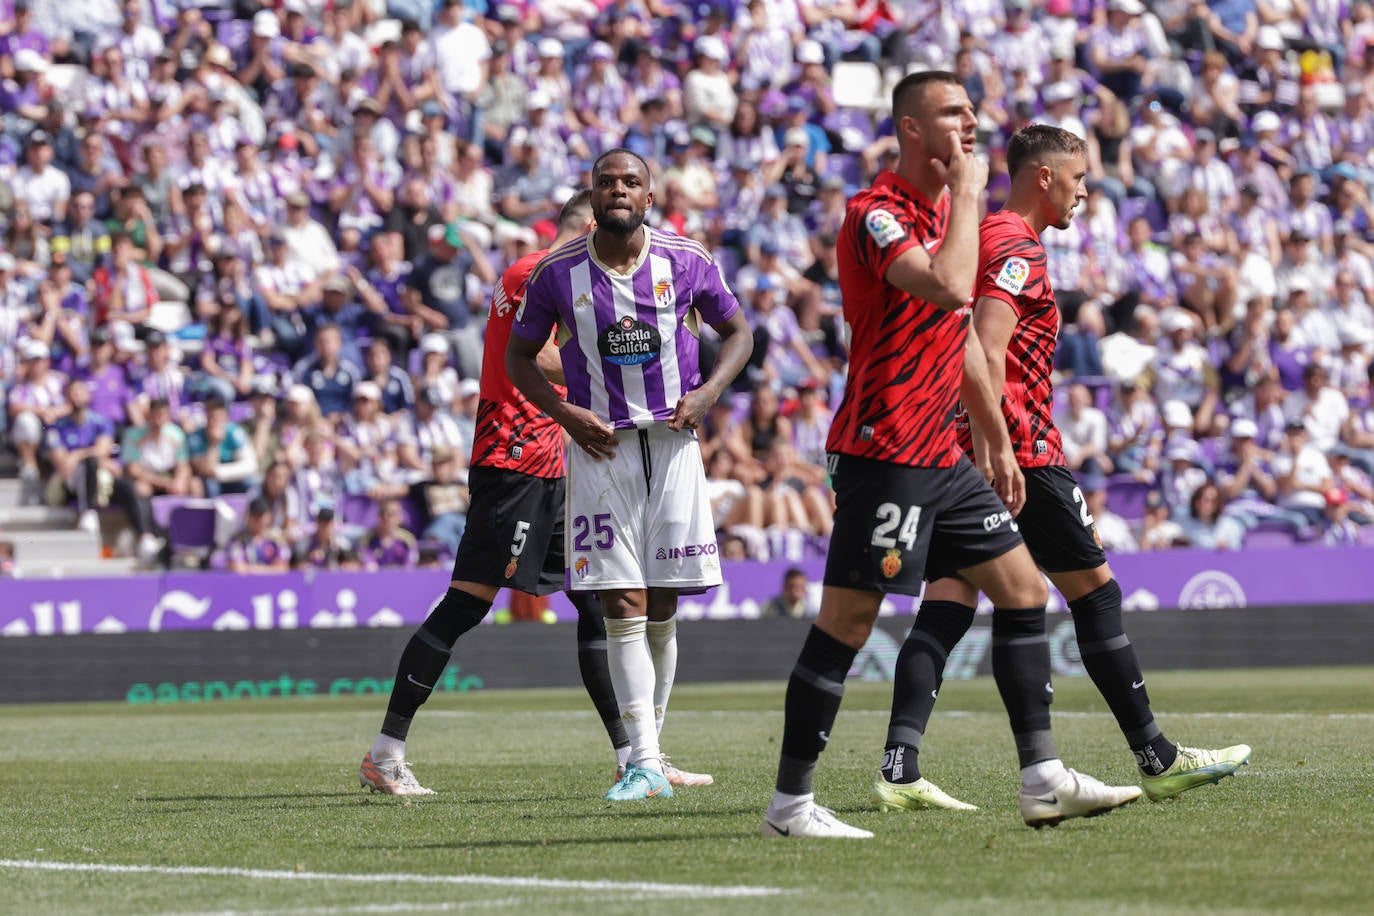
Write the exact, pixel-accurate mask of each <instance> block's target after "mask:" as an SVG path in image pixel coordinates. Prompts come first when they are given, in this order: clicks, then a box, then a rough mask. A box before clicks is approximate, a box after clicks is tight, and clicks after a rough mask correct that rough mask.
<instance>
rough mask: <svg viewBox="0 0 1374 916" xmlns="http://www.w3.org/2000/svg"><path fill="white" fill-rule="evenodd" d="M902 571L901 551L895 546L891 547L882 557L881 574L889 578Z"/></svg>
mask: <svg viewBox="0 0 1374 916" xmlns="http://www.w3.org/2000/svg"><path fill="white" fill-rule="evenodd" d="M901 571H902V552H901V551H900V550H898V549H897V548H895V547H894V548H892V549H891V550H889V551H888V552H887V556H885V557H883V575H884V576H886V577H887V578H889V579H891V578H892V577H893V576H895V575H897V573H899V572H901Z"/></svg>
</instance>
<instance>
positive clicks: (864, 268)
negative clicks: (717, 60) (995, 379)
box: [826, 172, 969, 467]
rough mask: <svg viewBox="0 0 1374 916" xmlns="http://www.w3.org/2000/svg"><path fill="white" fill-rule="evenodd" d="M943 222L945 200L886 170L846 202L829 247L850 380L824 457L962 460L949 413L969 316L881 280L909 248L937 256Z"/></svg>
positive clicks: (938, 463)
mask: <svg viewBox="0 0 1374 916" xmlns="http://www.w3.org/2000/svg"><path fill="white" fill-rule="evenodd" d="M948 223H949V195H948V194H941V195H940V199H939V200H938V201H936V202H934V203H932V202H931V201H929V200H927V199H926V198H925V196H924V195H922V194H921V192H920V191H918V190H916V188H914V187H912V185H911V184H910V183H909V182H907V181H906V180H905V179H903V178H900V177H899V176H897V175H896V174H895V173H893V172H884V173H882V174H881V175H879V176H878V178H877V180H876V181H874V183H873V186H872V187H871V188H868V189H867V190H864V191H860V192H859V193H858V194H856V195H855V196H854V197H853V198H852V199H851V200H850V201H849V205H848V207H847V209H846V211H845V218H844V223H843V225H842V226H841V228H840V236H839V240H838V242H837V243H836V248H837V254H838V256H839V273H840V294H841V295H842V297H843V299H844V319H845V322H846V324H848V326H849V332H850V353H849V377H848V378H847V379H846V380H845V386H844V398H843V399H842V400H841V401H840V406H839V409H838V410H837V411H836V412H835V419H834V421H833V422H832V423H831V426H830V436H829V438H828V440H827V442H826V449H827V450H828V451H831V452H839V453H841V454H845V455H855V456H857V457H861V458H873V459H877V460H880V461H890V462H893V463H894V464H904V465H908V466H911V467H951V466H953V465H954V464H955V463H956V462H957V461H958V460H959V459H960V458H961V457H962V456H963V452H962V450H960V448H959V445H958V440H957V437H956V435H955V428H954V414H955V408H956V406H957V404H958V400H959V383H960V382H961V381H962V380H963V375H964V342H965V340H966V339H967V336H968V312H969V310H968V309H967V308H961V309H959V310H957V311H953V312H949V311H944V310H942V309H940V308H938V307H936V306H934V305H932V304H931V303H929V302H926V301H924V300H922V299H917V298H915V297H913V296H911V295H910V294H908V293H905V292H903V291H902V290H900V289H898V288H897V287H895V286H893V285H891V284H890V283H888V282H887V281H886V280H885V279H884V277H885V276H886V274H887V270H888V268H889V267H890V266H891V265H892V263H893V261H895V260H896V259H897V257H898V256H899V255H901V254H902V253H903V252H904V251H906V250H908V249H909V248H911V247H912V246H915V245H920V246H922V247H924V248H925V250H926V251H928V252H930V254H931V255H934V254H935V253H936V252H938V251H939V250H940V244H941V242H943V241H944V237H945V228H946V226H947V225H948Z"/></svg>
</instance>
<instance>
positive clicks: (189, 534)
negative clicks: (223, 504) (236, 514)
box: [167, 505, 216, 565]
mask: <svg viewBox="0 0 1374 916" xmlns="http://www.w3.org/2000/svg"><path fill="white" fill-rule="evenodd" d="M215 519H216V513H215V509H214V506H191V505H181V506H177V507H176V508H174V509H173V510H172V512H171V515H170V517H169V519H168V522H167V546H168V549H169V550H170V551H171V554H172V563H173V565H175V564H176V562H177V560H179V559H185V558H187V557H194V558H195V559H196V562H197V565H199V564H201V563H204V562H205V561H206V560H208V559H209V557H210V554H211V553H212V552H213V551H214V549H215Z"/></svg>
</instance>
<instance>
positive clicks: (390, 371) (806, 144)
mask: <svg viewBox="0 0 1374 916" xmlns="http://www.w3.org/2000/svg"><path fill="white" fill-rule="evenodd" d="M0 9H4V10H5V12H6V15H4V16H3V17H0V113H3V134H0V384H3V385H4V388H5V392H6V407H7V409H6V411H5V412H4V414H5V416H4V425H5V430H4V438H5V442H6V444H7V447H8V448H10V449H12V450H13V451H14V452H15V453H16V455H17V457H18V462H19V468H20V471H19V472H20V477H21V480H22V481H23V493H24V499H25V500H26V501H28V502H35V503H36V502H39V501H44V500H46V501H48V502H51V503H54V504H63V503H68V502H73V501H74V502H75V505H76V507H77V508H78V509H79V510H80V519H81V521H80V524H82V525H84V526H94V525H96V524H98V518H97V517H96V511H97V510H98V509H100V508H102V507H104V506H106V505H115V506H123V507H124V509H125V511H126V512H127V513H128V516H129V519H130V523H131V525H132V528H133V531H134V532H135V533H136V534H137V535H138V541H137V544H138V547H139V549H140V552H141V554H142V555H144V557H145V558H146V559H148V560H150V561H151V560H152V558H153V557H154V556H155V555H157V554H158V553H159V551H160V550H161V548H162V547H163V546H164V545H163V541H162V536H163V535H164V534H165V532H164V531H163V529H162V523H161V522H159V520H158V519H157V518H155V517H154V513H153V511H152V508H151V506H152V503H151V498H152V497H154V496H157V495H176V496H186V497H192V496H210V497H216V496H233V495H236V494H242V495H243V496H244V497H245V498H247V499H249V500H251V502H249V503H246V504H244V505H245V511H244V513H243V520H242V524H243V530H242V531H241V532H240V533H239V534H237V535H235V537H234V539H233V540H232V541H231V542H230V544H229V547H228V549H227V550H226V551H225V553H224V555H223V557H224V559H223V562H224V563H225V564H226V565H229V566H230V567H231V568H248V567H253V566H263V567H266V568H277V567H279V566H280V567H284V566H286V565H289V564H290V563H292V562H295V563H298V564H300V563H306V564H315V565H336V564H339V563H345V564H348V563H356V564H360V565H363V566H369V565H403V566H404V565H413V564H415V563H417V562H420V555H421V551H420V549H419V548H418V547H417V544H416V540H417V538H420V539H423V542H424V543H426V544H428V545H429V547H430V549H431V550H432V549H436V545H437V548H447V549H451V548H452V546H453V545H455V544H456V543H457V538H458V537H459V535H461V533H462V530H463V525H464V519H463V511H464V509H465V506H466V491H465V482H466V475H465V464H466V459H467V455H468V450H469V447H470V444H471V436H472V426H473V423H474V421H475V415H476V410H477V403H478V392H479V386H478V382H477V378H478V374H479V371H480V363H481V341H482V328H483V323H484V318H485V314H486V310H487V304H488V300H489V296H490V291H491V288H492V285H493V283H494V281H495V280H496V278H497V276H498V274H499V271H500V270H502V269H503V268H504V267H505V266H506V265H507V264H509V263H511V262H512V261H513V260H514V259H516V258H518V257H520V256H521V255H523V254H526V253H528V252H530V251H534V250H538V249H539V248H541V247H543V246H545V245H547V243H548V242H549V240H550V239H551V238H552V237H553V234H554V231H555V227H554V224H553V219H554V218H555V217H556V215H557V213H558V208H559V206H560V205H561V203H562V202H563V201H564V200H566V199H567V197H568V196H569V195H570V194H571V193H572V190H573V189H574V188H576V187H580V186H583V185H585V184H586V183H587V180H588V177H587V176H588V171H589V168H590V164H591V161H592V160H593V159H594V158H595V156H596V155H598V154H599V153H600V152H603V151H604V150H606V149H609V148H612V147H614V146H621V145H623V146H625V147H628V148H630V149H632V150H634V151H636V152H637V153H640V154H642V155H643V156H645V157H646V158H647V159H648V160H649V161H650V162H651V163H653V165H654V167H655V168H656V169H658V174H657V175H656V193H655V196H656V201H655V207H654V210H653V211H652V213H651V216H650V219H651V222H652V223H653V224H654V225H656V226H657V227H658V228H659V229H661V230H664V231H668V232H675V233H679V234H684V235H689V236H692V237H695V238H697V239H699V240H701V241H702V242H704V243H705V244H707V246H708V247H709V248H710V249H711V250H713V251H714V252H715V253H716V256H717V259H718V261H719V263H720V265H721V268H722V270H723V272H724V273H725V275H726V277H727V279H728V280H729V281H730V282H731V283H732V285H733V288H734V289H735V291H736V292H737V294H738V295H739V298H740V300H741V303H742V304H743V305H744V307H745V309H746V310H747V313H748V315H749V317H750V321H751V324H752V326H753V327H754V328H755V339H756V346H755V357H754V361H753V362H752V364H751V366H750V368H749V370H748V371H747V373H746V374H745V375H744V376H742V377H741V380H740V383H739V384H738V385H737V390H736V391H735V392H734V393H732V395H731V396H730V397H728V398H727V399H724V400H723V401H722V402H721V403H720V404H719V405H718V407H717V408H716V409H714V410H713V411H712V413H711V415H710V416H709V417H708V422H707V423H706V424H705V427H704V429H703V431H702V435H701V439H702V448H703V457H704V459H705V461H706V464H707V469H708V476H709V478H710V480H711V487H712V493H713V504H714V508H715V511H716V522H717V525H718V528H719V530H720V532H721V538H722V546H723V549H724V552H725V554H726V556H729V557H753V558H763V557H770V556H787V557H789V558H792V559H796V558H799V557H801V556H804V555H806V554H807V553H808V552H809V551H810V552H816V551H820V550H823V545H824V542H825V539H826V537H827V535H828V534H829V527H830V523H831V521H830V519H831V502H830V495H829V491H828V489H827V488H826V474H825V464H824V444H825V438H826V432H827V429H828V424H829V417H830V410H831V407H832V406H833V403H834V399H835V397H837V395H838V392H839V391H840V389H841V387H842V383H841V380H842V378H843V372H844V366H845V338H844V331H843V328H842V327H841V321H840V307H839V301H838V282H837V270H836V256H835V248H834V245H835V235H836V231H837V229H838V227H839V224H840V222H841V220H842V219H843V217H844V208H845V201H846V199H847V197H848V196H849V194H850V193H851V192H852V191H853V190H854V189H855V188H857V187H860V186H863V185H865V184H867V183H868V182H869V181H870V180H871V179H872V177H873V176H874V175H875V174H876V173H877V171H878V170H880V169H882V168H883V167H885V166H886V165H890V164H891V163H892V162H893V160H894V157H895V155H896V144H895V141H894V139H893V136H892V133H893V131H892V123H891V118H890V116H888V115H887V113H886V108H887V105H886V99H885V97H884V93H883V90H882V86H883V84H884V82H885V81H887V82H891V81H892V80H893V79H895V78H896V77H897V76H899V75H900V74H902V73H904V72H906V71H907V70H909V69H912V68H932V67H934V68H943V69H949V70H953V71H954V72H956V73H957V74H959V76H960V77H961V78H962V79H963V81H964V84H965V86H966V88H967V90H968V93H969V96H970V98H971V99H972V100H973V102H974V104H975V105H976V107H977V112H978V116H979V119H980V124H981V128H982V130H981V136H982V138H983V148H984V152H985V154H986V155H987V156H988V157H989V158H990V161H991V163H992V166H993V168H992V173H993V179H992V182H991V185H990V188H989V195H988V196H989V207H990V208H996V206H997V205H998V202H999V200H1000V198H1001V196H1002V195H1005V193H1006V190H1007V179H1006V168H1005V156H1004V152H1005V144H1006V141H1007V139H1008V138H1009V137H1010V135H1011V134H1012V133H1013V132H1014V131H1015V130H1016V129H1017V128H1019V127H1021V126H1023V125H1025V124H1028V123H1031V122H1034V121H1041V122H1048V123H1052V124H1056V125H1058V126H1061V127H1063V128H1065V129H1068V130H1070V131H1072V132H1074V133H1077V134H1079V135H1081V136H1083V137H1085V138H1086V140H1087V142H1088V149H1089V163H1090V169H1089V181H1090V188H1091V192H1090V196H1089V199H1088V201H1087V204H1086V207H1085V210H1084V211H1083V212H1082V213H1081V215H1080V216H1079V217H1078V218H1077V219H1075V221H1074V223H1073V224H1072V225H1071V226H1070V227H1069V228H1068V229H1066V230H1058V229H1053V228H1051V229H1050V230H1048V231H1047V232H1046V233H1045V238H1044V243H1045V247H1046V250H1047V254H1048V258H1049V269H1050V275H1051V280H1052V283H1053V285H1054V288H1055V289H1056V290H1057V291H1058V294H1059V298H1060V305H1061V310H1062V315H1063V322H1064V323H1063V329H1062V333H1061V335H1060V342H1059V359H1058V362H1059V365H1058V370H1059V372H1060V373H1061V375H1062V382H1061V384H1060V387H1059V394H1060V396H1061V401H1062V404H1061V414H1060V417H1059V422H1060V424H1061V429H1062V431H1063V434H1064V438H1065V445H1066V450H1067V452H1068V454H1069V456H1070V461H1071V464H1072V467H1073V468H1074V470H1075V471H1076V472H1077V473H1078V475H1079V479H1080V482H1081V484H1082V489H1083V492H1084V494H1085V505H1086V506H1087V507H1088V510H1090V511H1091V512H1092V514H1093V516H1094V517H1095V518H1096V521H1097V528H1098V531H1099V534H1100V535H1101V537H1102V539H1103V541H1104V544H1105V545H1106V546H1107V547H1108V548H1109V549H1113V550H1135V549H1141V550H1149V549H1159V548H1164V547H1170V546H1176V545H1184V544H1187V545H1193V546H1198V547H1206V548H1238V547H1240V546H1242V544H1244V543H1245V542H1246V541H1247V539H1252V538H1256V539H1257V538H1258V537H1259V536H1260V535H1267V536H1269V537H1276V538H1278V539H1280V540H1281V541H1283V542H1290V541H1293V542H1306V541H1317V542H1323V543H1333V544H1345V543H1356V542H1360V541H1361V540H1362V539H1363V540H1364V542H1368V538H1367V537H1366V535H1367V534H1368V533H1369V532H1370V530H1374V529H1369V528H1366V527H1365V526H1367V525H1369V523H1370V522H1371V521H1374V486H1372V485H1371V479H1370V476H1371V474H1374V405H1371V404H1370V400H1369V395H1370V380H1371V377H1374V374H1372V372H1371V369H1370V365H1371V356H1372V355H1374V310H1372V309H1371V303H1374V266H1371V260H1370V253H1371V251H1372V250H1374V248H1371V244H1372V243H1374V218H1372V217H1374V213H1371V208H1370V204H1369V189H1370V187H1371V185H1372V184H1374V155H1372V154H1371V151H1374V116H1371V113H1370V112H1371V107H1370V102H1369V100H1368V97H1369V95H1370V94H1371V93H1374V42H1371V41H1369V38H1370V36H1371V35H1374V10H1372V9H1371V5H1370V4H1369V3H1368V2H1366V0H1305V2H1298V0H1219V2H1208V3H1204V2H1200V0H1160V2H1156V3H1153V4H1151V5H1150V7H1149V9H1148V10H1147V9H1146V7H1145V6H1144V5H1143V4H1142V3H1141V2H1140V0H1107V2H1102V0H1006V2H1002V0H955V2H936V0H857V2H855V0H749V2H747V3H744V2H741V3H734V2H727V0H705V2H702V3H700V4H692V3H690V2H687V0H612V2H605V0H528V2H521V3H514V4H501V5H499V6H497V5H488V3H487V2H486V0H466V2H465V0H441V2H440V3H439V4H438V5H432V4H431V3H430V2H428V0H387V2H383V0H326V2H319V0H285V2H284V3H283V4H281V5H273V6H265V7H259V6H258V5H257V4H256V3H255V2H253V0H236V2H232V3H229V2H213V0H212V2H205V3H201V2H184V3H180V4H178V3H176V2H154V0H123V2H120V0H84V2H81V3H59V2H57V0H0ZM238 504H239V503H235V505H238ZM359 505H365V506H370V510H369V511H364V512H361V513H356V512H350V511H347V508H348V507H350V506H352V507H358V506H359ZM362 520H365V524H363V525H362V526H361V527H359V523H360V521H362ZM374 521H375V524H376V527H375V528H374V527H372V526H373V523H374ZM403 524H404V525H407V526H409V527H410V528H412V529H414V530H413V536H412V534H411V533H407V532H406V531H405V528H404V527H402V525H403ZM350 526H351V529H350ZM363 529H366V530H363ZM312 539H313V540H312ZM1256 542H1258V541H1257V540H1252V541H1251V543H1256Z"/></svg>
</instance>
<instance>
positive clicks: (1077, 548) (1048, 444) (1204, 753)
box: [874, 124, 1250, 809]
mask: <svg viewBox="0 0 1374 916" xmlns="http://www.w3.org/2000/svg"><path fill="white" fill-rule="evenodd" d="M1085 150H1086V147H1085V145H1084V143H1083V141H1082V140H1080V139H1079V138H1078V137H1076V136H1074V135H1073V134H1071V133H1069V132H1068V131H1066V130H1062V129H1060V128H1058V127H1051V126H1049V125H1046V124H1033V125H1031V126H1029V127H1024V128H1022V129H1021V130H1019V131H1017V132H1016V134H1015V135H1013V136H1012V139H1011V144H1010V146H1009V147H1008V149H1007V168H1008V171H1009V172H1010V174H1011V192H1010V194H1009V196H1008V199H1007V203H1006V206H1005V207H1003V208H1002V210H1000V211H999V212H997V213H994V214H992V215H990V216H988V217H987V218H986V219H984V220H983V223H982V226H981V229H980V232H979V235H980V240H979V265H978V274H977V279H976V281H975V284H976V290H975V304H974V308H973V328H974V331H975V332H976V333H977V335H978V340H979V342H980V343H981V344H982V347H983V355H984V357H985V358H986V361H987V373H988V376H989V377H990V379H991V382H992V387H993V390H994V391H998V390H1000V391H1002V393H1003V394H1002V414H1003V416H1004V417H1005V418H1006V425H1007V429H1008V431H1009V434H1010V436H1011V440H1012V444H1013V446H1014V448H1015V450H1016V461H1017V464H1018V465H1020V467H1021V471H1022V474H1023V475H1024V477H1025V481H1026V503H1025V506H1024V508H1022V510H1021V513H1020V514H1019V515H1018V516H1017V518H1016V522H1017V525H1019V526H1020V529H1021V536H1022V537H1023V538H1025V541H1026V546H1027V547H1028V548H1029V549H1030V555H1031V557H1032V558H1033V559H1034V560H1035V562H1036V564H1037V565H1038V566H1039V567H1040V568H1041V569H1043V570H1045V572H1046V573H1047V574H1048V575H1049V577H1050V581H1052V582H1053V583H1054V585H1055V587H1056V588H1058V589H1059V591H1060V592H1061V593H1062V594H1063V595H1064V598H1065V599H1066V600H1067V601H1068V603H1069V610H1070V611H1071V612H1072V614H1073V622H1074V628H1075V630H1076V631H1077V634H1078V646H1079V651H1080V653H1081V655H1082V659H1083V667H1084V668H1086V669H1087V670H1088V675H1089V676H1090V677H1091V678H1092V679H1093V683H1094V684H1096V685H1097V689H1098V690H1099V691H1101V693H1102V697H1103V699H1105V700H1106V701H1107V705H1108V707H1110V708H1111V710H1112V714H1113V715H1114V716H1116V721H1117V724H1118V725H1119V726H1120V727H1121V731H1122V733H1123V734H1124V735H1125V736H1126V743H1127V744H1128V745H1130V748H1131V750H1132V751H1133V752H1134V753H1135V759H1136V763H1137V764H1138V765H1139V767H1140V773H1141V777H1140V778H1141V782H1142V783H1143V785H1144V787H1145V792H1146V794H1147V795H1149V797H1150V798H1151V799H1152V800H1155V801H1158V800H1160V799H1164V798H1172V797H1173V796H1176V795H1178V794H1179V793H1181V792H1185V791H1187V790H1188V789H1192V788H1195V787H1197V786H1200V785H1204V784H1206V783H1213V782H1216V781H1218V780H1220V779H1221V778H1222V777H1224V776H1228V775H1230V774H1231V773H1233V772H1234V771H1235V770H1236V768H1237V767H1239V766H1241V765H1242V764H1244V763H1246V762H1248V760H1249V757H1250V748H1249V747H1248V746H1246V745H1244V744H1238V745H1236V746H1235V747H1228V748H1225V749H1223V750H1202V749H1195V748H1188V747H1179V746H1177V745H1175V744H1173V743H1172V742H1170V741H1169V739H1168V738H1166V737H1164V734H1163V732H1162V731H1161V730H1160V728H1159V726H1158V725H1157V724H1156V723H1155V719H1154V715H1153V714H1152V713H1151V712H1150V701H1149V698H1148V697H1147V696H1146V692H1145V678H1144V676H1143V675H1142V674H1141V673H1140V665H1139V663H1138V662H1137V661H1136V656H1135V649H1134V648H1132V646H1131V641H1130V639H1128V638H1127V636H1126V631H1125V627H1124V626H1123V624H1122V619H1121V586H1120V585H1118V584H1117V581H1116V579H1114V578H1113V577H1112V570H1111V567H1110V566H1108V565H1107V557H1106V554H1104V553H1103V551H1102V544H1101V541H1100V540H1099V539H1098V537H1097V531H1096V529H1095V528H1094V527H1093V517H1092V514H1091V513H1090V512H1089V511H1088V507H1087V504H1086V502H1085V499H1084V496H1083V491H1082V490H1081V489H1080V488H1079V487H1078V485H1077V484H1076V483H1075V482H1074V477H1073V474H1072V473H1071V472H1070V471H1069V469H1068V467H1067V466H1066V464H1065V460H1064V451H1063V448H1062V446H1061V442H1060V436H1059V430H1057V429H1056V428H1055V426H1054V421H1053V418H1052V416H1051V414H1052V410H1053V400H1054V398H1053V390H1052V388H1051V385H1050V374H1051V372H1052V370H1053V368H1054V347H1055V340H1056V338H1057V337H1058V334H1059V311H1058V308H1057V307H1056V305H1055V298H1054V291H1053V290H1052V289H1051V288H1050V283H1049V277H1048V276H1047V274H1046V272H1045V249H1044V248H1042V247H1041V245H1040V233H1041V232H1043V231H1044V230H1045V228H1046V227H1047V226H1056V227H1058V228H1060V229H1064V228H1067V227H1068V225H1069V223H1070V222H1071V221H1072V220H1073V215H1074V210H1075V208H1076V207H1077V206H1078V204H1079V202H1080V201H1082V200H1083V198H1084V197H1085V196H1086V195H1087V192H1086V191H1085V190H1084V187H1083V178H1084V175H1085V174H1086V172H1087V160H1086V158H1085ZM963 444H964V448H965V449H970V447H971V443H970V442H968V441H967V440H966V441H965V442H964V443H963ZM977 601H978V590H977V588H976V587H975V585H974V583H972V582H971V581H969V580H967V579H962V578H957V577H949V578H941V579H938V580H935V581H932V582H931V583H930V585H929V587H927V589H926V592H925V596H924V598H923V600H922V602H921V611H920V614H918V615H917V617H916V624H915V626H913V627H912V629H911V634H910V635H909V636H908V637H907V640H906V642H905V644H904V645H903V646H902V649H901V653H900V654H899V655H898V657H897V671H896V676H895V678H894V680H895V684H894V689H893V695H892V719H891V721H890V722H889V725H888V733H887V748H886V750H885V751H884V753H883V767H882V773H881V774H880V776H879V777H878V780H877V782H876V783H875V784H874V795H875V796H876V798H877V800H878V803H879V804H880V805H881V806H882V807H884V808H887V809H894V808H910V809H915V808H922V807H932V806H933V807H949V806H948V805H942V804H939V797H938V796H935V795H932V796H931V797H922V794H921V793H920V792H919V791H913V790H912V787H913V786H914V785H915V784H916V783H917V782H919V781H921V774H920V770H919V768H918V766H917V753H918V751H919V749H920V746H921V736H922V734H923V733H924V731H925V729H926V725H927V723H928V722H929V720H930V714H931V710H932V709H933V708H934V706H935V696H936V694H937V692H938V691H939V689H940V681H941V676H942V673H943V671H944V665H945V660H946V656H947V655H948V653H949V650H950V648H952V647H953V646H954V644H955V643H956V642H957V641H958V639H959V637H960V636H962V635H963V632H964V630H965V629H967V627H968V625H969V623H971V622H972V620H973V611H974V606H975V605H976V604H977ZM994 645H995V643H994ZM941 794H942V793H941ZM946 797H947V796H946Z"/></svg>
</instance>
